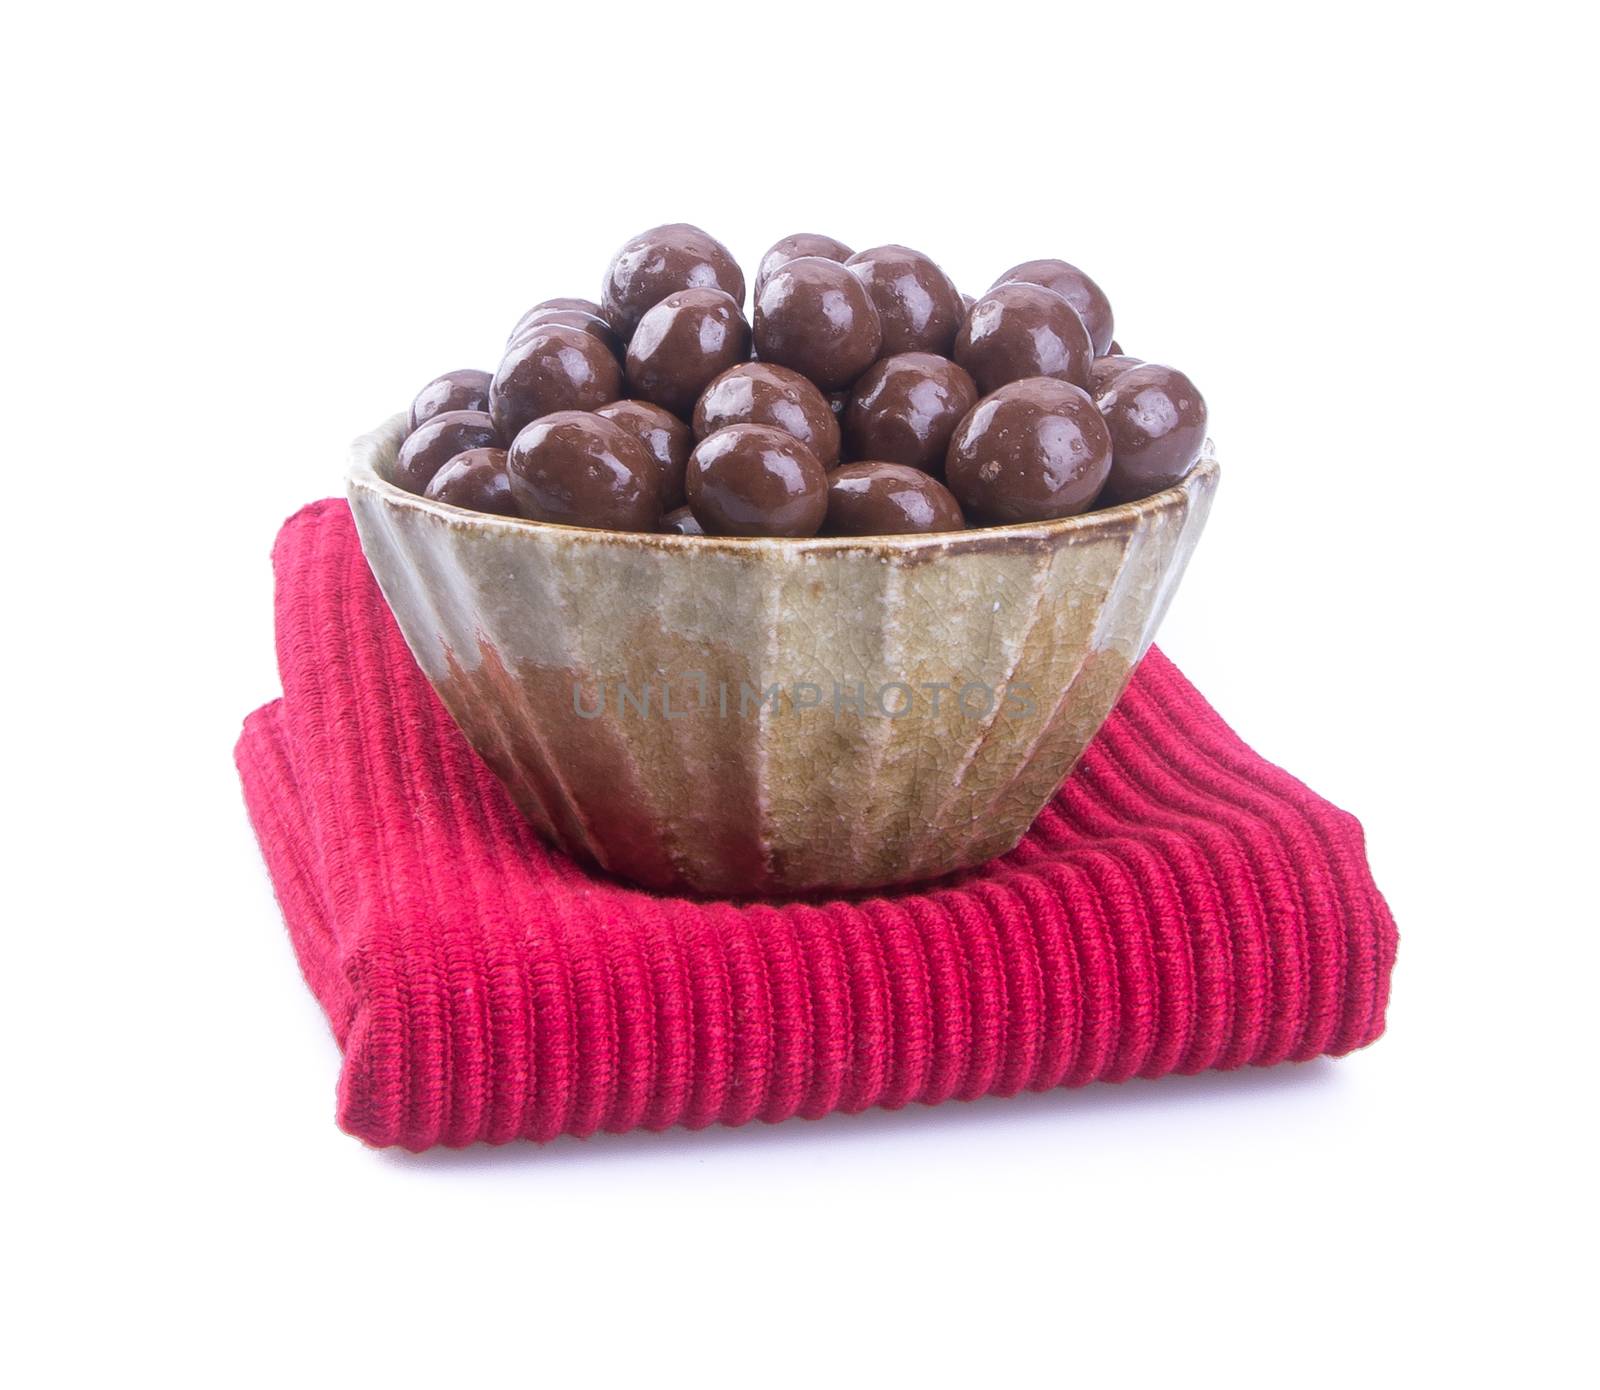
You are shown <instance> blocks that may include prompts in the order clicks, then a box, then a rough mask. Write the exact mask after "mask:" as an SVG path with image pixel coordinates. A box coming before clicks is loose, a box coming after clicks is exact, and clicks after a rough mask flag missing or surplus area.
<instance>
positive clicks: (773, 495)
mask: <svg viewBox="0 0 1600 1390" xmlns="http://www.w3.org/2000/svg"><path fill="white" fill-rule="evenodd" d="M687 483H688V493H689V506H690V508H691V509H692V510H693V512H694V516H695V520H696V521H698V522H699V523H700V525H701V526H703V527H704V528H705V531H706V534H707V535H710V536H814V535H816V534H817V531H818V530H819V529H820V528H821V526H822V518H823V517H824V516H825V515H826V513H827V510H828V474H827V471H826V470H825V469H824V468H823V466H822V465H821V464H820V463H819V462H818V461H817V456H816V455H815V454H813V453H812V452H811V450H809V449H808V448H806V446H805V445H804V444H802V443H801V442H800V441H799V440H798V439H796V438H795V437H794V436H793V435H792V434H787V433H785V432H784V431H783V430H778V429H773V428H772V427H771V426H770V425H730V426H729V427H728V428H727V429H725V430H718V431H717V432H716V433H715V434H709V435H707V436H706V437H705V438H704V439H702V440H701V441H700V442H699V443H698V444H696V445H695V446H694V452H693V453H692V454H690V455H689V470H688V475H687Z"/></svg>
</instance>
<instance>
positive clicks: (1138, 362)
mask: <svg viewBox="0 0 1600 1390" xmlns="http://www.w3.org/2000/svg"><path fill="white" fill-rule="evenodd" d="M1143 363H1144V359H1143V358H1139V357H1122V356H1119V355H1117V354H1115V353H1107V354H1106V355H1105V356H1104V357H1097V358H1095V359H1094V363H1093V364H1092V365H1091V366H1090V368H1089V385H1088V386H1087V387H1086V388H1085V389H1086V390H1087V391H1088V392H1089V394H1090V395H1091V396H1093V397H1094V398H1095V399H1096V400H1099V399H1100V397H1101V396H1103V395H1105V393H1106V392H1107V391H1108V390H1109V389H1110V387H1111V383H1112V382H1113V381H1115V380H1116V379H1117V378H1118V377H1119V376H1121V375H1122V374H1123V373H1124V372H1125V371H1127V370H1128V369H1129V368H1130V367H1138V366H1142V365H1143Z"/></svg>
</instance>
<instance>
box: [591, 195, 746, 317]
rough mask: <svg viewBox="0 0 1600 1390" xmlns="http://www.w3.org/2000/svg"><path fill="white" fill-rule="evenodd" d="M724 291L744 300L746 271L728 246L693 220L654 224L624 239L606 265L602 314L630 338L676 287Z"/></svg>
mask: <svg viewBox="0 0 1600 1390" xmlns="http://www.w3.org/2000/svg"><path fill="white" fill-rule="evenodd" d="M696 289H701V290H703V289H710V290H723V291H725V292H726V293H728V294H731V295H732V296H733V299H734V302H735V303H736V304H738V305H740V306H741V307H742V306H743V304H744V272H743V271H742V270H740V269H739V263H738V262H737V261H735V260H734V258H733V256H732V254H731V253H730V252H729V251H728V248H727V247H726V246H724V245H723V244H722V243H721V242H720V241H718V240H717V239H716V238H715V237H714V236H712V235H710V233H708V232H703V231H701V230H700V228H698V227H694V226H690V225H689V224H688V223H687V222H671V223H668V224H667V225H666V226H664V227H652V228H650V230H649V231H647V232H640V233H639V235H638V236H636V237H633V238H631V239H630V240H628V241H626V242H624V243H623V245H622V248H621V250H619V251H618V252H617V254H616V255H615V256H613V257H612V258H611V264H610V265H609V266H607V267H606V278H605V283H604V285H603V286H602V288H601V294H600V306H601V307H600V313H601V317H603V318H604V319H605V321H606V322H607V323H609V324H610V325H611V327H612V328H613V329H614V330H615V331H616V333H617V335H618V336H619V337H620V338H621V339H622V340H623V342H627V341H628V339H629V338H631V337H632V336H633V330H634V329H635V328H636V327H638V324H639V320H640V319H642V318H643V317H644V315H645V311H646V310H647V309H650V308H653V307H654V306H655V305H657V304H659V303H660V302H661V301H662V300H663V299H665V298H666V297H667V296H668V295H669V294H671V293H672V292H673V291H674V290H696Z"/></svg>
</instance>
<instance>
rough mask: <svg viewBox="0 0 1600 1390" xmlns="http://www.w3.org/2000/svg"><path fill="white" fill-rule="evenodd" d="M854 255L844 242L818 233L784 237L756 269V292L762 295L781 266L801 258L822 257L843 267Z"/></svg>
mask: <svg viewBox="0 0 1600 1390" xmlns="http://www.w3.org/2000/svg"><path fill="white" fill-rule="evenodd" d="M852 254H853V253H852V252H851V250H850V248H849V247H848V246H846V245H845V244H844V243H843V242H842V241H835V240H834V239H833V238H832V237H831V236H822V235H821V234H820V233H817V232H796V233H795V234H794V235H793V236H786V237H782V238H780V239H779V240H777V241H775V242H773V243H772V245H771V246H769V247H768V248H767V251H766V254H765V255H763V256H762V257H761V264H760V265H758V266H757V267H756V284H755V292H756V293H757V294H758V295H759V294H760V293H761V287H762V286H763V285H764V284H766V283H767V280H768V278H769V277H770V276H771V274H772V272H773V271H775V270H776V269H777V268H778V267H779V266H780V265H784V264H786V263H787V262H789V261H793V260H798V259H799V258H800V257H801V256H821V257H822V259H823V260H825V261H838V262H839V263H840V264H841V265H842V264H843V263H844V262H845V261H847V260H849V259H850V257H851V255H852Z"/></svg>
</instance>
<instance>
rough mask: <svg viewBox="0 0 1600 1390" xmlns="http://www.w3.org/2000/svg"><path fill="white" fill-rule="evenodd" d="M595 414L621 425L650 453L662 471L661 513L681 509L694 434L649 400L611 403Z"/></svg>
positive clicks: (675, 417) (672, 415) (680, 421)
mask: <svg viewBox="0 0 1600 1390" xmlns="http://www.w3.org/2000/svg"><path fill="white" fill-rule="evenodd" d="M595 414H596V415H598V416H600V417H601V418H602V419H605V420H610V421H612V422H613V423H615V424H618V425H621V426H622V428H623V429H625V430H627V431H628V433H629V434H631V435H632V436H633V437H634V438H635V439H637V440H638V441H639V442H640V443H641V444H643V445H644V447H645V448H646V449H647V450H649V452H650V457H651V458H653V459H654V460H655V461H656V467H657V468H659V469H660V470H661V506H662V510H664V511H671V510H672V509H673V508H674V507H681V506H682V505H683V501H684V495H683V470H684V466H685V465H686V464H687V463H688V462H689V450H691V449H692V448H694V435H693V434H691V433H690V432H689V427H688V426H687V425H686V424H684V423H683V421H682V420H680V419H679V418H678V417H677V416H676V415H674V414H673V413H672V412H671V411H670V410H663V409H662V408H661V407H660V406H659V405H651V404H650V402H649V401H612V402H611V404H610V405H603V406H601V407H600V409H599V410H597V411H595Z"/></svg>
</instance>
